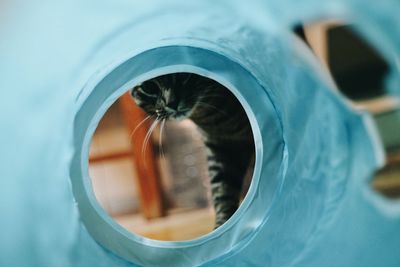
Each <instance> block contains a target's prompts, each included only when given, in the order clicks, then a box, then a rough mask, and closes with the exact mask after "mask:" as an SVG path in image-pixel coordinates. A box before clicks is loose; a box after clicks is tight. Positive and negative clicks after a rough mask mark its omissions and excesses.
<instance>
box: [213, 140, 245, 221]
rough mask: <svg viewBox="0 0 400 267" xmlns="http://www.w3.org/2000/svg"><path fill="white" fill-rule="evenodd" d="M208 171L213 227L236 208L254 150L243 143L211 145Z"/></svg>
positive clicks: (226, 218) (230, 214)
mask: <svg viewBox="0 0 400 267" xmlns="http://www.w3.org/2000/svg"><path fill="white" fill-rule="evenodd" d="M206 146H207V148H208V169H209V176H210V183H211V196H212V199H213V204H214V209H215V216H216V218H215V228H218V227H219V226H221V225H222V224H223V223H225V222H226V221H227V220H228V219H229V218H230V217H231V216H232V215H233V213H235V211H236V210H237V208H238V206H239V201H240V195H241V191H242V184H243V180H244V176H245V174H246V170H247V167H248V165H249V162H250V159H251V156H252V153H253V147H252V146H251V145H248V144H246V145H243V144H242V143H232V142H230V143H210V142H207V143H206Z"/></svg>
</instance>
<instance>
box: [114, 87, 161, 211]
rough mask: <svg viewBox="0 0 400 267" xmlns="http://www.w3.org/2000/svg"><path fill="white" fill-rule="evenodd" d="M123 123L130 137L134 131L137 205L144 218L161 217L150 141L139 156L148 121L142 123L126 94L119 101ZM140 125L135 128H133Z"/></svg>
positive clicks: (158, 176)
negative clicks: (138, 196) (137, 190)
mask: <svg viewBox="0 0 400 267" xmlns="http://www.w3.org/2000/svg"><path fill="white" fill-rule="evenodd" d="M119 104H120V106H121V110H122V114H123V117H124V122H125V125H126V128H127V130H128V132H129V134H132V132H133V131H134V130H135V134H134V136H133V137H131V140H130V141H131V149H132V161H133V163H134V165H135V168H136V171H137V180H138V181H137V184H138V187H139V195H140V203H141V204H140V205H141V209H142V212H143V214H144V216H145V217H146V218H147V219H152V218H157V217H162V216H164V215H165V207H164V205H163V195H162V189H161V181H160V175H159V170H158V167H157V161H156V158H155V153H154V147H153V143H152V140H151V138H150V140H149V142H148V144H147V149H146V153H142V146H143V144H144V141H145V136H146V133H147V131H148V130H149V127H150V121H149V120H148V121H145V122H144V123H142V121H143V120H145V118H146V114H145V113H144V112H143V111H142V110H141V109H140V108H139V107H137V106H136V104H135V103H134V101H133V99H132V97H131V96H130V95H129V93H125V94H124V95H123V96H122V97H121V98H120V99H119ZM140 123H142V125H140V127H138V128H137V129H136V127H137V126H138V125H139V124H140Z"/></svg>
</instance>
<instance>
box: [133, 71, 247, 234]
mask: <svg viewBox="0 0 400 267" xmlns="http://www.w3.org/2000/svg"><path fill="white" fill-rule="evenodd" d="M132 96H133V98H134V100H135V102H136V103H137V104H138V105H139V106H140V107H141V108H142V109H143V110H145V111H146V112H147V113H148V114H149V115H150V116H152V117H154V118H155V119H157V120H160V121H165V120H168V119H175V120H181V119H186V118H189V119H191V120H192V121H193V122H194V123H195V124H196V125H197V126H198V128H199V129H200V131H201V133H202V136H203V139H204V143H205V146H206V147H207V159H208V169H209V176H210V182H211V195H212V198H213V203H214V208H215V212H216V221H215V227H216V228H217V227H219V226H220V225H222V224H223V223H224V222H225V221H226V220H228V219H229V218H230V217H231V215H232V214H233V213H234V212H235V211H236V209H237V208H238V206H239V202H240V197H241V191H242V185H243V181H244V177H245V174H246V171H247V170H248V167H249V164H250V163H251V159H252V157H253V156H254V141H253V135H252V132H251V127H250V123H249V120H248V118H247V115H246V113H245V111H244V109H243V107H242V105H241V104H240V102H239V101H238V100H237V99H236V97H235V96H234V95H233V94H232V93H231V92H230V91H229V90H228V89H227V88H225V87H224V86H222V85H221V84H219V83H217V82H216V81H214V80H211V79H209V78H206V77H203V76H199V75H196V74H190V73H173V74H167V75H163V76H159V77H156V78H154V79H151V80H148V81H145V82H144V83H142V84H141V85H138V86H136V87H135V88H133V90H132ZM251 167H252V166H251Z"/></svg>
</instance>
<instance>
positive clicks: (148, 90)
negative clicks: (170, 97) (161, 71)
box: [139, 82, 160, 97]
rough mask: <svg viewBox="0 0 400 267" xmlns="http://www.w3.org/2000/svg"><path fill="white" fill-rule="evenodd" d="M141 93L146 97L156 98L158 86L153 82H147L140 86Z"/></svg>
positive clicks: (158, 91) (158, 90)
mask: <svg viewBox="0 0 400 267" xmlns="http://www.w3.org/2000/svg"><path fill="white" fill-rule="evenodd" d="M139 88H140V89H141V91H142V93H144V94H145V95H147V96H153V97H154V96H158V95H159V93H160V88H159V86H158V85H157V84H156V83H154V82H147V83H144V84H142V86H140V87H139Z"/></svg>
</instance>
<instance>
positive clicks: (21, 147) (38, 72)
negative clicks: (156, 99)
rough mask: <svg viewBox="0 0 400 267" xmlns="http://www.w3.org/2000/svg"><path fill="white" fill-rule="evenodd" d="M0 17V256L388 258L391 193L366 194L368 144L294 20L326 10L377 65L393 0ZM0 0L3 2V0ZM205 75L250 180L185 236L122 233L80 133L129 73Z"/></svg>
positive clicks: (114, 6) (41, 8) (74, 259)
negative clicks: (250, 154) (101, 197)
mask: <svg viewBox="0 0 400 267" xmlns="http://www.w3.org/2000/svg"><path fill="white" fill-rule="evenodd" d="M5 4H9V5H10V6H9V8H7V9H6V10H7V12H9V13H8V14H7V16H4V17H3V18H2V20H0V21H1V23H2V25H1V26H0V70H1V72H0V73H1V74H0V75H1V79H0V96H1V97H0V125H1V132H0V137H1V140H2V141H1V151H2V153H1V154H0V162H1V163H0V175H1V180H0V200H1V201H0V214H1V224H0V236H1V237H2V238H1V240H0V266H199V265H203V266H278V267H282V266H352V267H353V266H360V267H361V266H362V267H365V266H389V267H390V266H393V267H397V266H400V254H399V253H398V248H399V247H400V232H399V229H400V204H399V203H398V201H389V200H387V199H385V198H383V197H381V196H380V195H379V194H377V193H376V192H374V191H373V190H372V189H371V187H370V183H369V182H370V179H371V178H372V177H373V175H374V173H375V171H376V170H377V169H378V168H379V167H380V166H382V164H383V161H384V159H383V158H384V156H383V152H382V146H381V144H380V141H379V138H378V136H377V135H376V133H375V132H376V129H375V126H374V124H373V123H372V121H371V118H370V115H369V114H367V113H364V112H359V111H355V110H353V109H352V108H351V107H350V106H349V105H348V104H347V102H346V100H345V99H343V97H342V96H341V95H339V94H338V93H337V91H336V90H335V85H334V83H333V82H332V80H331V78H330V77H329V75H328V74H327V73H325V72H324V70H323V68H321V66H320V65H319V63H318V61H317V60H316V59H315V58H314V56H313V55H312V53H311V52H310V51H309V50H308V48H307V47H306V46H305V45H304V44H303V43H302V42H301V41H300V40H298V39H297V38H296V37H295V36H293V35H292V34H291V33H290V30H291V28H292V27H293V26H294V25H296V24H298V23H301V22H312V21H315V20H317V19H321V18H327V19H328V18H340V19H346V20H348V21H350V22H352V23H353V25H354V27H355V30H356V31H357V32H359V33H360V34H361V35H362V36H364V37H365V38H366V39H367V40H368V41H369V42H370V43H371V44H373V45H374V46H375V47H376V48H377V49H378V50H379V51H380V53H381V54H382V55H383V56H384V57H385V59H386V60H387V62H388V64H389V65H390V66H391V72H390V73H389V75H388V77H387V83H386V87H387V90H388V91H390V92H391V93H399V92H400V86H399V85H400V83H399V81H400V75H399V64H400V63H399V58H400V57H399V56H400V46H399V45H398V44H399V43H400V27H399V26H400V23H399V20H400V19H399V16H398V14H399V11H400V3H399V2H398V1H396V0H385V1H379V2H378V1H374V2H373V1H369V2H368V3H365V1H361V0H351V1H350V0H348V1H344V0H338V1H317V0H307V1H290V0H286V1H282V0H268V1H267V0H265V1H256V0H253V1H250V2H246V3H244V2H243V1H211V0H209V1H196V2H195V1H193V2H189V1H183V0H181V1H179V0H174V1H155V0H153V1H127V0H116V1H109V2H106V1H92V0H86V1H71V0H69V1H61V0H60V1H50V0H42V1H30V2H26V1H19V0H16V1H14V2H12V3H11V2H10V3H8V2H5ZM3 5H4V4H3ZM175 71H189V72H194V73H198V74H201V75H205V76H208V77H211V78H213V79H215V80H217V81H219V82H221V83H222V84H224V85H225V86H227V87H228V88H230V89H231V90H232V91H233V92H234V93H235V95H236V96H237V97H238V99H239V100H240V101H241V103H242V104H243V106H244V107H245V109H246V112H247V114H248V116H249V119H250V121H251V124H252V127H253V132H254V138H255V143H256V146H257V148H256V166H255V172H254V176H253V182H252V185H251V187H250V190H249V193H248V195H247V196H246V199H245V201H244V202H243V204H242V205H241V207H240V208H239V210H238V211H237V212H236V213H235V215H234V216H233V217H232V218H231V219H230V220H229V221H228V222H227V223H226V224H225V225H223V226H222V227H220V228H219V229H217V230H216V231H215V232H213V233H210V234H208V235H206V236H204V237H201V238H199V239H196V240H191V241H184V242H162V241H155V240H149V239H146V238H143V237H139V236H136V235H133V234H130V233H128V232H127V231H126V230H124V229H122V228H121V227H120V226H118V225H117V224H116V223H115V222H113V221H112V220H111V218H110V217H108V215H107V214H106V213H105V212H104V211H103V210H102V209H101V208H100V206H99V205H98V203H97V202H96V200H95V197H94V194H93V192H92V189H91V185H90V179H89V177H88V174H87V173H88V172H87V156H88V155H87V154H88V147H89V143H90V138H91V136H92V134H93V132H94V130H95V128H96V126H97V123H98V122H99V120H100V118H101V116H102V115H103V114H104V113H105V111H106V110H107V108H108V107H109V106H110V105H111V104H112V103H113V102H114V101H115V100H116V99H117V97H118V96H119V95H121V94H122V93H123V92H124V91H126V90H129V88H131V87H132V85H134V84H135V83H137V82H140V81H143V80H145V79H148V78H151V77H154V76H157V75H160V74H165V73H169V72H175Z"/></svg>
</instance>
